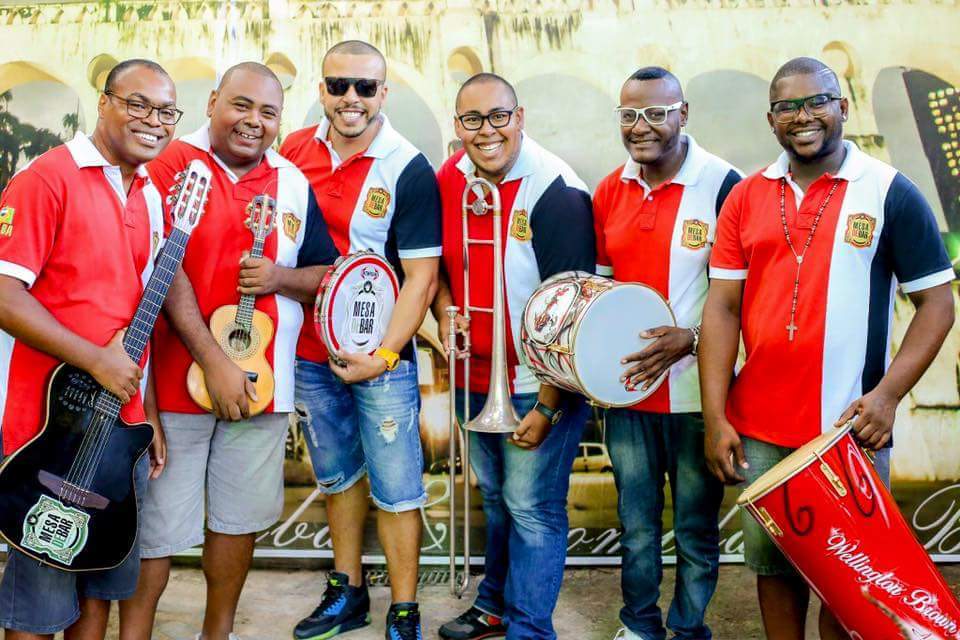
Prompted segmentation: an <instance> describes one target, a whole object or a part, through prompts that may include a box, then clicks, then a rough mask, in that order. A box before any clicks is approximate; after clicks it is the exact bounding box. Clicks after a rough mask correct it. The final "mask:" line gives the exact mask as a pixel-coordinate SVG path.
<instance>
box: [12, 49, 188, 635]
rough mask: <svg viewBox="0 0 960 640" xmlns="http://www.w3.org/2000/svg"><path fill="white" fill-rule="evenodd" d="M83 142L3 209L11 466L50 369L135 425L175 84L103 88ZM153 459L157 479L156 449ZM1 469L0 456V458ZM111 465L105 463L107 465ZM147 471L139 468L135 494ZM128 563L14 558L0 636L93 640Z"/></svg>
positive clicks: (133, 563) (152, 72)
mask: <svg viewBox="0 0 960 640" xmlns="http://www.w3.org/2000/svg"><path fill="white" fill-rule="evenodd" d="M97 114H98V119H97V125H96V129H95V130H94V132H93V135H91V136H89V137H88V136H87V135H85V134H83V133H78V134H77V135H76V137H75V138H74V139H73V140H71V141H70V142H68V143H66V144H65V145H61V146H59V147H56V148H55V149H52V150H50V151H48V152H47V153H45V154H43V155H42V156H40V157H39V158H37V159H36V160H34V161H33V162H31V163H30V164H29V165H27V166H26V167H24V168H23V169H21V170H20V171H19V172H18V173H17V174H16V175H15V176H14V178H13V179H12V180H11V181H10V184H9V185H7V188H6V190H5V191H4V192H3V195H2V196H0V433H2V436H3V448H2V452H0V453H2V454H4V455H10V454H13V453H15V452H16V451H17V449H19V448H20V447H21V446H23V445H24V444H25V443H26V442H28V441H29V440H30V439H32V438H33V437H34V436H35V435H37V433H39V431H40V429H41V428H42V427H43V424H44V416H45V404H46V393H47V383H48V381H49V377H50V374H51V372H52V371H53V369H54V368H55V367H56V366H57V365H58V364H59V363H60V362H68V363H70V364H72V365H74V366H76V367H79V368H80V369H84V370H85V371H87V372H89V373H90V375H92V376H93V377H94V378H95V379H96V380H97V382H99V383H100V384H101V385H103V386H104V387H105V388H106V389H107V390H109V391H110V392H111V393H113V394H115V395H116V396H117V397H118V398H119V399H120V400H121V401H122V402H123V408H122V410H121V417H122V418H123V419H124V420H126V421H127V422H144V421H145V415H144V409H143V401H142V396H141V391H142V390H143V386H144V384H145V383H146V380H144V377H143V372H142V369H141V366H143V367H145V366H146V354H144V360H143V362H141V363H139V366H138V364H137V363H135V362H133V361H132V360H131V359H130V357H129V356H128V355H127V354H126V352H125V351H124V349H123V345H122V343H121V339H122V332H123V330H124V329H125V328H126V327H127V325H128V324H129V323H130V321H131V320H132V318H133V315H134V313H135V312H136V309H137V306H138V305H139V303H140V297H141V295H142V293H143V287H144V284H145V283H146V281H147V280H148V279H149V277H150V274H151V273H152V271H153V260H154V258H155V256H156V253H157V249H158V248H159V244H160V239H161V236H162V234H163V211H162V204H161V198H160V194H159V193H158V192H157V189H155V188H154V186H153V184H151V182H150V178H149V177H148V176H147V172H146V171H145V170H144V168H143V163H145V162H148V161H150V160H152V159H153V158H155V157H156V156H157V155H158V154H159V153H160V152H161V151H162V150H163V149H164V148H165V147H166V146H167V144H168V143H169V142H170V140H171V139H172V138H173V132H174V128H175V125H176V123H177V121H178V120H179V119H180V115H181V112H180V111H178V110H177V108H176V89H175V88H174V84H173V81H172V80H171V79H170V77H169V76H168V75H167V72H166V71H164V70H163V69H162V68H161V67H160V66H159V65H157V64H156V63H155V62H151V61H149V60H127V61H126V62H121V63H120V64H118V65H117V66H116V67H114V68H113V70H111V71H110V73H109V74H108V76H107V80H106V83H105V86H104V89H103V93H102V94H101V96H100V103H99V105H98V107H97ZM154 426H155V427H156V428H157V429H158V431H157V436H156V439H155V441H154V445H155V446H154V447H152V450H151V456H150V457H151V460H152V461H153V462H154V464H155V469H154V473H155V474H159V472H160V470H161V469H162V467H163V457H164V456H163V451H162V444H161V443H162V440H163V436H162V434H161V433H160V431H159V425H158V424H156V423H154ZM0 458H2V455H0ZM104 463H105V464H109V463H110V461H109V460H105V461H104ZM148 467H149V464H148V462H147V460H146V459H144V460H141V461H140V464H139V465H138V466H137V469H136V473H135V480H136V486H137V494H138V495H142V493H143V491H144V489H145V488H146V484H147V475H148ZM139 566H140V558H139V553H131V554H130V556H129V557H128V558H127V560H126V561H125V562H123V563H122V564H121V565H119V566H118V567H116V568H114V569H111V570H109V571H97V572H90V573H81V574H78V573H70V572H66V571H60V570H58V569H53V568H51V567H48V566H46V565H42V564H40V563H38V562H37V561H36V560H33V559H31V558H28V557H26V556H24V555H23V554H21V553H20V552H19V551H17V550H15V549H12V550H10V551H9V555H8V556H7V564H6V567H5V569H4V572H3V582H2V584H0V627H2V628H3V629H5V637H6V638H8V639H9V640H27V639H33V638H52V637H53V634H55V633H58V632H60V631H63V630H64V629H66V628H68V627H69V628H70V629H71V631H69V632H68V633H67V635H68V636H70V635H71V634H74V636H73V637H81V635H82V637H84V638H103V637H104V635H105V634H106V630H107V617H108V614H109V611H110V600H123V599H125V598H129V597H130V596H131V595H133V592H134V590H135V589H136V586H137V573H138V570H139Z"/></svg>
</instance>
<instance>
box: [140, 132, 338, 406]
mask: <svg viewBox="0 0 960 640" xmlns="http://www.w3.org/2000/svg"><path fill="white" fill-rule="evenodd" d="M194 159H200V160H203V161H205V162H206V163H207V165H208V166H209V167H210V169H211V170H212V171H213V182H212V186H211V189H210V195H209V197H208V199H207V208H206V210H205V211H204V214H203V217H202V218H201V219H200V222H199V224H198V225H197V227H196V228H195V229H194V231H193V234H192V235H191V236H190V243H189V244H188V245H187V251H186V254H185V255H184V259H183V270H184V272H185V273H186V275H187V277H188V278H189V279H190V282H191V284H192V285H193V289H194V291H195V292H196V296H197V304H198V305H199V307H200V313H201V314H203V317H204V319H205V320H207V321H209V319H210V316H211V315H212V314H213V312H214V311H216V310H217V309H218V308H220V307H222V306H224V305H235V304H239V302H240V293H239V292H238V291H237V279H238V278H239V275H240V260H241V258H242V255H243V252H244V251H250V250H251V248H252V247H253V235H252V234H251V233H250V230H249V229H248V228H247V227H246V226H245V222H246V220H247V212H246V208H247V205H248V204H249V203H250V201H251V200H253V198H254V197H256V196H258V195H261V194H268V195H270V196H271V197H273V198H276V201H277V221H276V228H275V229H274V231H273V233H271V234H270V236H269V237H268V238H267V241H266V243H265V244H264V249H263V256H264V257H265V258H269V259H271V260H274V261H275V262H276V263H277V264H278V265H280V266H283V267H289V268H297V267H307V266H313V265H321V264H332V263H333V261H334V260H336V258H337V252H336V248H335V247H334V246H333V242H332V241H331V240H330V236H329V234H328V233H327V230H326V226H325V224H324V222H323V216H322V215H321V214H320V210H319V208H318V207H317V203H316V199H315V198H314V197H313V193H312V192H311V191H310V185H309V184H308V183H307V179H306V178H305V177H304V176H303V174H302V173H300V170H299V169H297V168H296V167H295V166H293V164H292V163H291V162H290V161H288V160H287V159H285V158H283V157H282V156H280V154H278V153H276V152H275V151H273V150H269V149H268V150H267V153H266V155H265V157H264V159H263V161H262V162H261V163H260V165H259V166H258V167H257V168H255V169H253V170H252V171H250V172H249V173H247V174H246V175H244V176H243V177H242V178H237V176H236V175H234V174H233V172H232V171H230V169H228V168H227V167H226V166H225V165H224V164H223V162H222V161H221V160H220V159H219V158H218V157H217V156H216V154H215V153H213V151H212V150H211V148H210V133H209V129H208V127H207V126H206V125H205V126H204V127H203V128H201V129H200V130H198V131H196V132H195V133H192V134H190V135H188V136H184V137H183V138H181V139H180V140H177V141H175V142H173V143H171V144H170V146H169V147H168V148H167V150H166V151H164V152H163V153H162V154H161V155H160V157H159V158H157V159H156V160H154V161H153V162H151V163H150V165H149V166H148V169H149V170H150V175H151V176H152V177H153V180H154V182H155V183H156V184H157V187H158V188H159V189H160V190H161V192H163V193H166V192H167V190H168V189H169V188H170V187H171V186H172V185H173V184H174V182H175V180H176V178H175V176H176V174H177V173H178V172H180V171H182V170H183V169H184V168H185V167H186V166H187V164H188V163H189V162H190V161H191V160H194ZM168 224H169V221H168ZM255 308H256V309H257V310H259V311H263V312H264V313H266V314H267V316H269V317H270V320H272V321H273V325H274V335H273V338H272V342H271V344H270V345H269V346H268V347H267V350H266V357H267V361H268V362H269V363H270V366H271V367H272V368H273V375H274V383H275V387H274V396H273V403H271V404H270V406H268V407H267V411H268V412H276V413H282V412H289V411H293V388H294V384H293V368H294V367H293V363H294V353H295V351H296V345H297V336H298V335H299V334H300V326H301V325H302V324H303V307H302V306H301V305H300V303H299V302H297V301H295V300H292V299H290V298H287V297H285V296H282V295H280V294H272V295H266V296H258V297H257V299H256V304H255ZM154 345H155V347H156V348H155V352H156V359H155V369H156V371H157V372H158V374H159V375H157V376H156V387H157V404H158V406H159V408H160V410H161V411H172V412H177V413H203V412H204V410H203V409H202V408H201V407H200V406H199V405H197V404H196V403H195V402H194V401H193V399H191V398H190V395H189V393H187V371H188V369H189V368H190V364H191V363H192V362H193V357H192V356H191V355H190V353H189V352H188V351H187V348H186V346H184V344H183V342H181V340H180V337H179V336H178V335H177V333H176V331H175V330H174V329H173V328H172V327H171V326H170V324H169V323H168V322H167V320H166V318H165V317H164V316H163V315H161V316H160V318H159V319H158V320H157V328H156V331H155V332H154Z"/></svg>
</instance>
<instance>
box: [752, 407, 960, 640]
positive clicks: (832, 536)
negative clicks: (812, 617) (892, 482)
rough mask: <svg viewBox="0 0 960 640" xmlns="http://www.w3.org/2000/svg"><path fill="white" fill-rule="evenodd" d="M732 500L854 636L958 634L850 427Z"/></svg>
mask: <svg viewBox="0 0 960 640" xmlns="http://www.w3.org/2000/svg"><path fill="white" fill-rule="evenodd" d="M737 503H738V504H739V505H741V506H743V507H745V508H746V509H747V511H749V512H750V514H751V515H752V516H753V517H754V518H756V519H757V521H758V522H760V524H761V525H762V526H763V527H764V529H766V531H767V533H768V534H769V535H770V537H771V538H772V539H773V541H774V542H775V543H776V545H777V546H778V547H780V550H781V551H783V553H784V555H785V556H786V557H787V558H788V559H789V560H790V562H791V563H793V565H794V566H795V567H796V568H797V571H799V572H800V574H801V575H802V576H803V578H804V579H805V580H806V581H807V583H808V584H809V585H810V587H811V588H812V589H813V590H814V591H815V592H816V593H817V595H818V596H820V599H821V600H822V601H823V603H824V604H825V605H827V607H828V608H829V609H830V611H832V612H833V614H834V615H835V616H836V617H837V619H838V620H839V621H840V624H842V625H843V627H844V628H845V629H846V630H847V632H848V633H849V634H850V637H851V638H853V639H854V640H874V639H876V640H886V639H887V638H908V639H910V640H914V639H919V638H929V639H931V640H933V639H936V638H940V639H947V638H950V639H960V604H958V602H957V599H956V597H954V595H953V593H952V592H951V590H950V587H949V586H947V583H946V582H945V581H944V579H943V577H942V576H941V575H940V573H939V572H938V571H937V569H936V567H935V566H934V565H933V562H932V561H931V560H930V556H928V555H927V552H926V551H925V550H924V548H923V547H922V546H921V545H920V543H919V542H917V539H916V537H914V535H913V532H912V531H911V530H910V527H909V526H908V525H907V523H906V522H905V521H904V519H903V516H902V515H901V514H900V511H899V510H898V509H897V505H896V503H895V502H894V501H893V498H892V497H891V496H890V493H889V492H888V491H887V489H886V487H885V486H884V485H883V483H882V482H881V481H880V477H879V476H878V475H877V472H876V471H875V470H874V469H873V465H872V464H871V462H870V461H869V460H868V458H867V456H866V454H864V452H863V450H862V449H861V448H860V447H859V446H858V445H857V443H856V442H855V441H854V439H853V436H852V435H851V433H850V426H849V424H848V425H847V426H844V427H840V428H837V429H835V430H832V431H829V432H827V433H825V434H823V435H822V436H820V437H818V438H816V439H814V440H813V441H811V442H810V443H808V444H806V445H804V446H803V447H801V448H799V449H797V450H796V451H795V452H793V453H792V454H790V455H789V456H787V458H785V459H784V460H783V461H782V462H780V463H779V464H778V465H776V466H775V467H774V468H773V469H771V470H770V471H768V472H767V473H765V474H763V475H762V476H760V478H758V479H757V481H756V482H754V483H753V484H751V485H750V486H749V487H748V488H747V489H746V491H744V492H743V494H742V495H741V496H740V499H739V500H738V501H737Z"/></svg>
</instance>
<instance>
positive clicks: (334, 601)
mask: <svg viewBox="0 0 960 640" xmlns="http://www.w3.org/2000/svg"><path fill="white" fill-rule="evenodd" d="M368 624H370V594H369V593H368V592H367V586H366V585H364V586H362V587H351V586H350V584H349V578H348V577H347V575H346V574H345V573H340V572H339V571H331V572H330V575H329V576H328V577H327V590H326V591H324V593H323V600H321V601H320V604H319V605H317V608H316V609H314V610H313V613H311V614H310V615H309V616H307V617H306V618H304V619H303V620H301V621H300V622H299V623H298V624H297V626H296V628H295V629H294V630H293V637H294V638H295V639H296V640H327V638H332V637H334V636H336V635H340V634H341V633H345V632H347V631H351V630H353V629H359V628H360V627H365V626H367V625H368Z"/></svg>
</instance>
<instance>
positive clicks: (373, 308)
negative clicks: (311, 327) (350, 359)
mask: <svg viewBox="0 0 960 640" xmlns="http://www.w3.org/2000/svg"><path fill="white" fill-rule="evenodd" d="M398 295H400V282H399V280H398V279H397V274H396V273H395V272H394V270H393V267H391V266H390V263H389V262H387V260H386V258H384V257H382V256H380V255H378V254H376V253H374V252H372V251H358V252H356V253H353V254H350V255H348V256H343V257H341V258H338V259H337V261H336V262H335V263H334V264H333V266H332V267H331V268H330V270H329V271H327V273H326V275H324V277H323V281H322V282H321V283H320V289H319V290H318V291H317V300H316V304H315V305H314V319H315V320H316V326H317V331H318V332H319V334H320V338H321V339H322V340H323V343H324V345H326V347H327V350H328V351H329V352H330V353H331V355H332V354H333V353H335V352H342V353H373V352H374V351H375V350H376V349H377V347H379V346H380V342H381V341H382V340H383V336H384V334H385V333H386V331H387V325H388V324H389V323H390V317H391V316H392V315H393V307H394V305H395V304H396V302H397V296H398Z"/></svg>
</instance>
